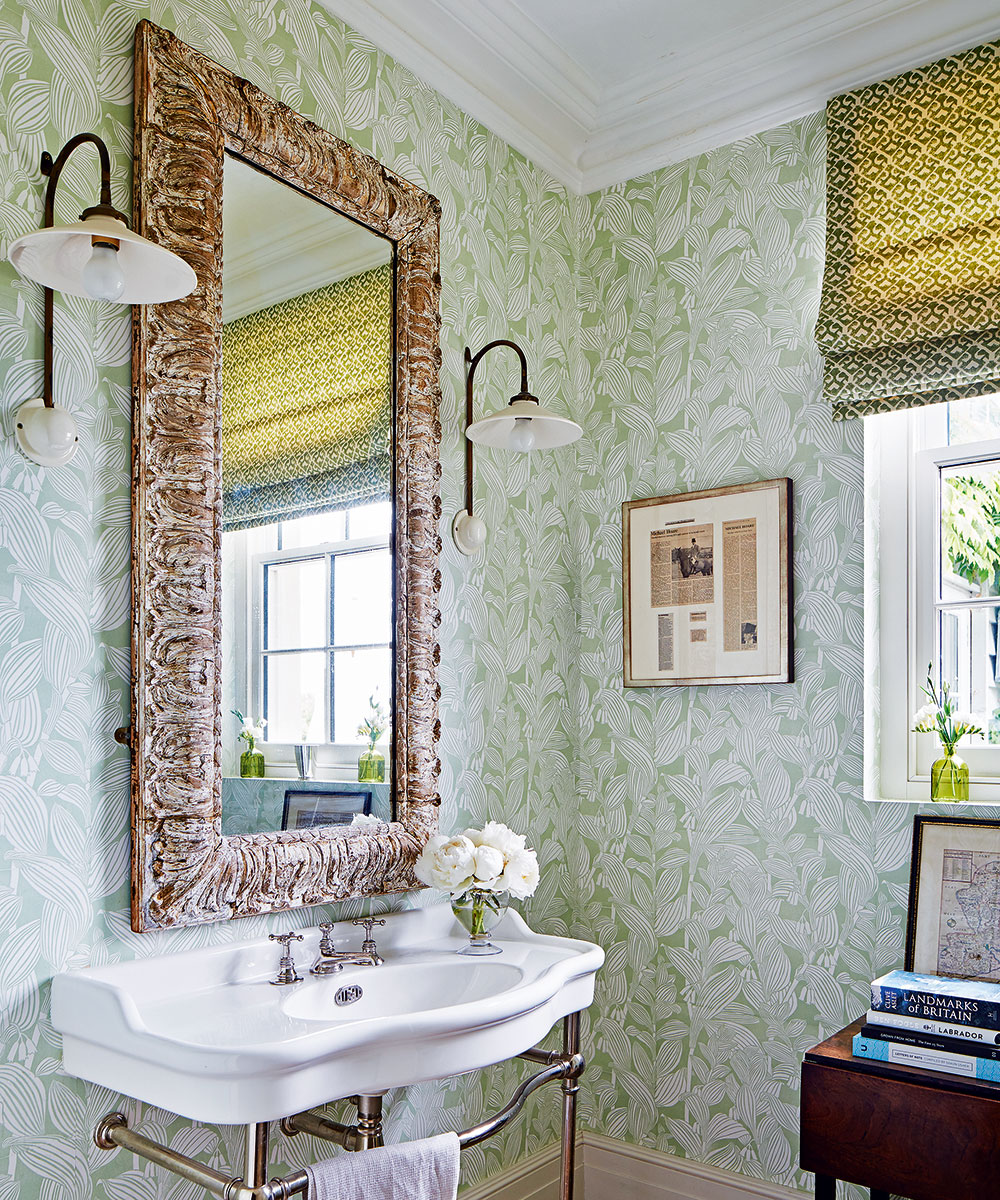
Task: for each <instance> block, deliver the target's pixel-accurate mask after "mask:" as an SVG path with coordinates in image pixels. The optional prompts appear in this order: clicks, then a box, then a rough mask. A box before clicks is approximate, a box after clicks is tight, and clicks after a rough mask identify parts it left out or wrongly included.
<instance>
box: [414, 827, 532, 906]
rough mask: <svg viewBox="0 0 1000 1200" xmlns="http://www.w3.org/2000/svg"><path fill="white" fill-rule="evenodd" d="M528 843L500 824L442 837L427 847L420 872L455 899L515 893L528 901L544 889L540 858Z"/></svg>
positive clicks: (417, 871)
mask: <svg viewBox="0 0 1000 1200" xmlns="http://www.w3.org/2000/svg"><path fill="white" fill-rule="evenodd" d="M524 843H525V838H524V834H523V833H514V831H513V830H512V829H508V827H507V826H506V825H502V824H501V823H500V822H499V821H487V822H486V824H485V825H484V826H483V827H482V829H467V830H466V831H465V833H457V834H454V835H453V836H452V837H445V836H444V835H443V834H437V835H435V836H434V837H432V838H431V839H430V841H429V842H428V843H427V845H426V846H424V848H423V850H422V852H421V854H420V857H419V858H418V859H417V862H416V865H415V867H414V873H415V874H416V876H417V878H418V879H419V880H420V882H421V883H426V884H427V885H428V887H433V888H440V889H441V891H443V892H450V893H451V895H452V897H453V898H454V897H458V896H464V895H465V894H466V892H473V891H475V892H509V893H510V894H511V895H512V896H513V897H514V898H515V899H516V900H524V899H526V898H527V897H528V896H531V895H532V894H533V893H534V891H535V888H536V887H538V858H537V856H536V854H535V852H534V850H531V849H529V848H528V847H527V846H526V845H525V844H524Z"/></svg>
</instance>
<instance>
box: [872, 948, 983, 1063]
mask: <svg viewBox="0 0 1000 1200" xmlns="http://www.w3.org/2000/svg"><path fill="white" fill-rule="evenodd" d="M854 1053H855V1055H856V1056H857V1057H859V1058H871V1059H875V1060H876V1061H878V1062H888V1063H901V1064H903V1065H904V1066H907V1067H927V1068H929V1069H930V1070H932V1071H946V1072H947V1073H948V1074H949V1075H968V1076H969V1077H970V1078H972V1079H989V1080H993V1081H1000V984H995V983H980V982H979V981H978V980H975V979H945V978H943V977H941V976H938V975H917V974H914V972H912V971H890V972H889V974H888V975H883V976H882V978H881V979H876V980H875V981H874V983H873V984H872V1006H871V1008H870V1009H869V1010H868V1017H867V1020H866V1023H865V1024H864V1025H863V1026H862V1027H861V1032H860V1033H857V1034H855V1035H854Z"/></svg>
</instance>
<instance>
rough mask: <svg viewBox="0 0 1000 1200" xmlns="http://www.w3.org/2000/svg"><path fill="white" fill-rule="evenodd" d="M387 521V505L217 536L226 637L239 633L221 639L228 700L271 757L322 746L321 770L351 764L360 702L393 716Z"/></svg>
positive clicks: (389, 512)
mask: <svg viewBox="0 0 1000 1200" xmlns="http://www.w3.org/2000/svg"><path fill="white" fill-rule="evenodd" d="M391 524H392V504H391V503H390V502H388V501H386V502H380V503H375V504H366V505H362V506H359V507H356V508H351V509H347V510H344V511H339V512H328V513H319V514H316V515H313V516H307V517H298V518H294V519H292V520H288V521H281V522H279V523H277V524H274V525H267V526H263V527H259V528H255V529H248V530H240V531H234V532H231V533H225V534H224V535H223V557H224V566H223V580H224V583H225V585H226V600H227V602H228V603H229V604H230V605H231V607H232V612H233V619H232V620H229V619H228V618H229V614H228V613H227V614H226V616H225V618H224V622H223V624H224V629H225V630H227V631H228V630H229V629H234V630H237V631H245V632H244V633H243V636H242V637H240V636H239V635H238V634H237V636H235V637H233V638H232V639H231V645H229V646H228V647H227V646H226V645H225V641H226V639H225V638H224V660H225V661H224V674H225V682H226V691H227V695H228V694H232V695H233V696H234V697H235V698H236V700H237V701H242V703H240V702H237V703H234V704H232V705H230V707H234V708H239V709H240V710H241V711H243V712H245V713H250V714H252V715H254V716H262V717H263V718H264V719H265V720H266V721H267V725H266V727H265V731H264V732H265V742H266V743H268V744H269V745H270V746H271V747H272V748H274V747H287V746H289V745H291V744H295V743H300V742H310V743H313V744H318V745H319V746H320V747H323V746H324V745H325V746H327V747H328V748H329V749H328V750H327V751H325V752H322V753H321V754H320V757H319V762H320V766H322V765H324V762H325V763H326V764H327V765H336V764H337V763H339V762H341V761H343V762H348V761H350V760H351V758H352V757H353V758H355V759H356V757H357V746H358V744H359V742H360V739H359V737H358V732H357V731H358V725H359V723H360V722H361V721H362V720H363V719H364V717H365V716H366V715H367V714H368V712H369V697H371V696H372V695H375V696H376V697H377V698H378V699H379V700H380V701H381V703H382V705H383V707H385V708H386V709H389V708H390V706H391V702H392V636H393V635H392V611H393V584H392V557H391V550H390V544H389V542H390V531H391ZM240 642H243V646H242V652H241V648H240V646H239V643H240ZM230 687H231V688H232V691H231V693H230V691H229V689H230ZM227 711H228V710H227ZM338 751H339V752H338ZM268 757H269V758H270V757H271V755H270V754H269V756H268ZM278 757H280V758H283V757H285V756H284V755H279V756H278Z"/></svg>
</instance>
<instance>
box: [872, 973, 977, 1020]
mask: <svg viewBox="0 0 1000 1200" xmlns="http://www.w3.org/2000/svg"><path fill="white" fill-rule="evenodd" d="M872 1009H873V1010H874V1011H875V1012H877V1013H899V1014H900V1015H901V1016H904V1017H922V1018H923V1019H924V1020H925V1021H948V1022H949V1023H951V1024H952V1025H973V1026H976V1027H977V1028H979V1029H997V1030H1000V984H996V983H981V982H980V981H979V980H977V979H945V978H943V977H942V976H940V975H917V974H916V973H915V972H913V971H890V972H889V974H888V975H883V976H882V977H881V979H876V980H875V981H874V983H873V984H872Z"/></svg>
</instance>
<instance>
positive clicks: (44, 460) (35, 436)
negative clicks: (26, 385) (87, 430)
mask: <svg viewBox="0 0 1000 1200" xmlns="http://www.w3.org/2000/svg"><path fill="white" fill-rule="evenodd" d="M14 437H15V438H16V440H17V444H18V446H19V447H20V448H21V452H22V453H23V454H25V455H26V456H27V457H28V458H30V459H31V460H32V462H36V463H38V464H39V465H40V466H42V467H61V466H63V465H64V464H66V463H68V462H69V460H70V459H71V458H72V457H73V455H74V454H75V453H76V448H77V446H78V445H79V444H80V436H79V433H78V432H77V428H76V421H75V420H74V418H73V414H72V413H71V412H70V411H69V409H66V408H60V407H59V406H58V405H55V404H54V405H51V406H49V405H46V403H45V401H44V400H43V399H42V397H41V396H38V397H37V398H36V399H34V400H29V401H28V402H27V403H26V404H22V405H21V407H20V408H19V409H18V410H17V415H16V416H15V418H14Z"/></svg>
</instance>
